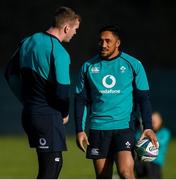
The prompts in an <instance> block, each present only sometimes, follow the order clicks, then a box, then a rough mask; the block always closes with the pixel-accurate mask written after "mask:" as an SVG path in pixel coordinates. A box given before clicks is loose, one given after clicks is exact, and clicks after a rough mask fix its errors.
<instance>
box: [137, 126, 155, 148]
mask: <svg viewBox="0 0 176 180" xmlns="http://www.w3.org/2000/svg"><path fill="white" fill-rule="evenodd" d="M145 137H148V138H149V139H150V140H151V142H152V144H153V145H154V146H155V147H157V148H158V145H157V142H158V140H157V137H156V135H155V133H154V132H153V130H152V129H145V130H144V131H143V133H142V135H141V137H140V139H139V141H141V140H142V139H144V138H145Z"/></svg>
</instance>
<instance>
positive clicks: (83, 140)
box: [76, 132, 89, 152]
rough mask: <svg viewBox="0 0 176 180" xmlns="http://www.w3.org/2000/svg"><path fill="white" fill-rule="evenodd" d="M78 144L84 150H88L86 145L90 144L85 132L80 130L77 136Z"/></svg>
mask: <svg viewBox="0 0 176 180" xmlns="http://www.w3.org/2000/svg"><path fill="white" fill-rule="evenodd" d="M76 142H77V146H78V147H79V148H80V149H81V150H82V151H83V152H86V149H85V145H86V146H87V145H89V141H88V138H87V135H86V133H85V132H79V133H78V134H77V136H76Z"/></svg>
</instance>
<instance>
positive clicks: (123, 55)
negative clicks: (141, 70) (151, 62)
mask: <svg viewBox="0 0 176 180" xmlns="http://www.w3.org/2000/svg"><path fill="white" fill-rule="evenodd" d="M120 56H121V57H122V58H124V59H126V60H127V61H129V62H130V63H132V64H141V62H140V61H139V60H138V59H136V58H135V57H133V56H131V55H129V54H127V53H124V52H122V53H121V55H120Z"/></svg>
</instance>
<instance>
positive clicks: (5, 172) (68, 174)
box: [0, 136, 176, 179]
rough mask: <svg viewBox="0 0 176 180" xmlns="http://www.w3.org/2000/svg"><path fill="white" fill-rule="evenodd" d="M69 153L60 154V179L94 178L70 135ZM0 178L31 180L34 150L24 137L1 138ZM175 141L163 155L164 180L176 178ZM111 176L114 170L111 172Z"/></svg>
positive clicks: (34, 175) (33, 175)
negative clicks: (61, 165)
mask: <svg viewBox="0 0 176 180" xmlns="http://www.w3.org/2000/svg"><path fill="white" fill-rule="evenodd" d="M67 140H68V142H67V144H68V149H69V151H67V152H64V153H63V157H64V164H63V169H62V171H61V175H60V178H62V179H89V178H95V175H94V169H93V164H92V161H91V160H87V159H86V158H85V154H84V153H83V152H82V151H80V150H79V149H78V148H77V147H76V144H75V139H74V137H72V136H69V137H67ZM0 147H1V150H0V152H1V153H0V178H4V179H5V178H10V179H11V178H18V179H21V178H23V179H26V178H27V179H31V178H35V177H36V174H37V159H36V158H37V157H36V153H35V150H33V149H29V148H28V142H27V138H26V137H25V136H4V137H1V138H0ZM175 152H176V139H172V140H171V142H170V144H169V147H168V151H167V154H166V162H165V165H164V168H163V175H164V178H167V179H169V178H172V179H175V178H176V170H175V167H176V159H175ZM114 177H117V176H116V171H115V170H114Z"/></svg>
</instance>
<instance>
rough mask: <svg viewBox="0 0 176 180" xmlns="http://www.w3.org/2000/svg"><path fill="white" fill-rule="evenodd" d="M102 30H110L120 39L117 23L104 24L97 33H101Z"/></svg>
mask: <svg viewBox="0 0 176 180" xmlns="http://www.w3.org/2000/svg"><path fill="white" fill-rule="evenodd" d="M104 31H110V32H112V33H113V34H114V35H115V36H117V37H118V38H119V39H121V32H120V28H119V26H117V25H106V26H104V27H102V28H101V29H100V30H99V34H101V33H102V32H104Z"/></svg>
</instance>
